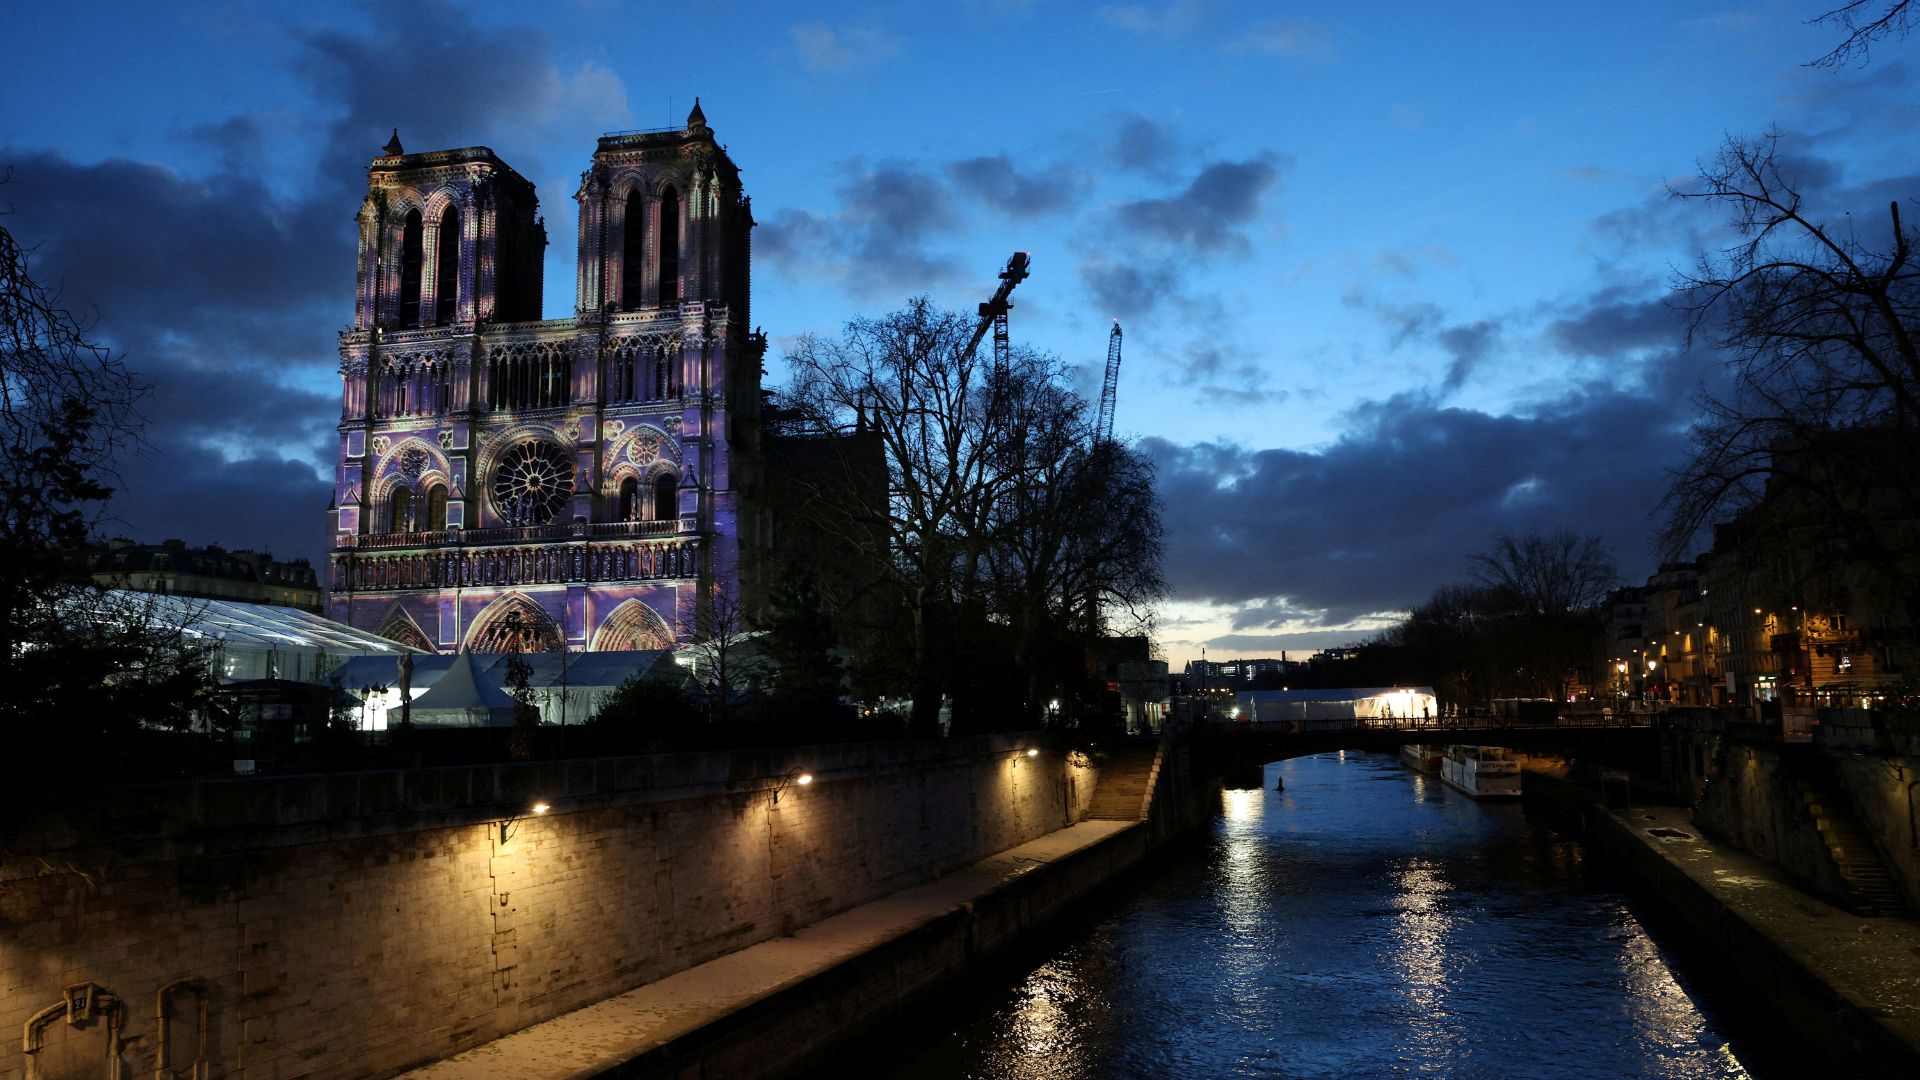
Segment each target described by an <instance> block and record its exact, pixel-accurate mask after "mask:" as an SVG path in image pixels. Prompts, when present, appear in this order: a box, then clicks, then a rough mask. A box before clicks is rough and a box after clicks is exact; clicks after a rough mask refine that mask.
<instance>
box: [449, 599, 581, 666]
mask: <svg viewBox="0 0 1920 1080" xmlns="http://www.w3.org/2000/svg"><path fill="white" fill-rule="evenodd" d="M566 647H567V639H566V636H565V635H564V634H562V633H561V632H560V627H559V626H558V625H556V624H555V623H554V621H553V616H551V615H548V614H547V611H546V609H545V608H543V607H541V606H540V605H539V604H536V603H534V602H533V600H532V599H530V598H529V597H528V596H527V595H526V594H525V593H517V592H512V593H508V594H507V595H505V596H503V597H501V598H500V599H498V600H495V601H494V602H493V603H491V604H488V605H487V607H486V610H484V611H482V612H481V613H480V614H479V615H478V616H476V617H475V618H474V620H473V625H472V626H471V627H470V628H468V630H467V648H468V649H469V650H471V651H473V652H496V653H498V652H558V651H560V650H562V649H565V648H566Z"/></svg>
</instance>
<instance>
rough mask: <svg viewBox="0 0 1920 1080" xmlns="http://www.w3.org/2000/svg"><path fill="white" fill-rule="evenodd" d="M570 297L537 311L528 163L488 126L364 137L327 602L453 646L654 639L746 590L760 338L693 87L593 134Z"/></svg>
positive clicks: (364, 622)
mask: <svg viewBox="0 0 1920 1080" xmlns="http://www.w3.org/2000/svg"><path fill="white" fill-rule="evenodd" d="M575 198H576V200H577V201H578V202H579V215H580V244H579V259H578V267H577V277H576V289H577V291H576V302H575V304H574V315H573V317H571V318H566V319H548V320H541V319H540V318H539V316H540V307H541V267H542V260H543V254H544V248H545V246H546V230H545V227H544V225H543V223H542V221H541V219H540V217H539V216H538V208H539V202H538V199H537V198H536V196H535V194H534V189H533V185H532V184H530V183H528V182H527V181H526V180H525V179H524V178H522V177H521V176H520V175H519V174H518V173H516V172H514V171H513V170H512V169H511V168H509V167H508V166H507V165H506V163H504V162H502V161H501V160H500V159H499V158H498V157H497V156H495V155H494V153H493V152H492V151H491V150H488V149H486V148H485V147H468V148H465V149H461V150H443V151H432V152H428V153H421V154H408V153H405V152H404V150H403V148H402V147H401V145H400V142H399V139H398V136H397V134H396V137H395V138H394V140H393V141H392V142H390V143H389V144H388V145H387V147H386V148H385V151H384V152H383V153H382V154H381V155H380V156H378V157H376V158H374V159H373V162H372V165H371V166H370V167H369V169H368V193H367V198H366V201H365V202H364V203H363V204H362V206H361V210H360V217H359V221H360V263H359V276H358V295H357V299H356V304H355V321H354V326H353V328H352V329H351V330H349V331H347V332H345V333H343V334H342V335H341V338H340V356H341V365H340V374H341V380H342V395H341V400H342V411H341V423H340V463H339V469H338V474H337V477H336V480H335V493H334V496H335V506H334V509H332V510H330V511H329V537H330V547H331V553H330V554H331V568H330V570H331V572H330V580H329V586H330V589H329V600H328V612H329V614H330V615H332V616H333V617H334V618H336V619H339V620H341V621H343V622H348V623H351V624H352V625H355V626H359V627H364V628H368V629H373V630H376V631H378V632H380V633H382V634H385V635H386V636H388V637H391V638H394V639H395V640H399V641H404V642H407V643H408V644H412V645H416V646H420V647H422V648H431V649H435V650H438V651H449V650H452V649H456V648H459V647H461V646H462V645H465V646H468V647H470V648H473V649H475V650H479V651H501V650H504V649H507V648H511V647H518V648H522V649H551V648H559V647H563V646H564V647H568V648H573V649H595V650H605V649H637V648H661V647H666V646H668V645H671V644H673V643H674V642H676V641H679V640H683V639H685V638H687V637H689V636H691V635H692V634H693V633H694V632H695V630H696V628H697V626H698V624H699V621H700V620H701V618H703V613H704V611H705V610H706V607H705V605H706V604H708V603H709V602H711V600H712V598H713V597H715V596H716V595H734V596H737V595H738V591H739V589H740V587H741V583H740V580H739V577H740V565H741V553H740V540H739V537H740V532H741V529H740V525H741V515H742V508H741V505H740V491H741V489H742V487H744V486H745V485H746V483H747V482H749V481H751V480H752V476H751V475H750V474H751V473H752V471H753V470H752V462H753V461H754V459H755V454H754V447H755V445H756V442H757V435H758V422H759V414H758V407H759V375H760V354H761V350H762V349H763V348H764V344H763V341H762V339H760V338H758V337H757V336H750V335H748V334H747V332H746V329H745V327H746V325H747V302H748V260H749V253H750V247H749V234H750V231H751V229H752V226H753V218H752V214H751V212H750V209H749V206H748V202H747V199H746V198H745V196H744V195H743V194H742V193H741V190H740V175H739V170H738V169H737V168H736V167H735V166H734V164H733V162H732V161H731V160H730V159H729V158H728V157H727V154H726V151H725V150H724V149H723V148H722V147H721V146H720V145H719V144H718V143H716V142H715V141H714V138H713V131H712V129H711V128H709V127H708V126H707V122H706V117H705V116H704V115H703V113H702V112H701V110H700V107H699V104H698V103H697V102H696V103H695V105H694V109H693V112H692V114H691V115H690V116H688V118H687V124H686V126H685V127H684V128H677V129H669V130H659V131H642V132H620V133H615V134H611V135H607V136H604V137H603V138H601V139H600V141H599V146H598V148H597V149H596V150H595V152H594V155H593V164H592V167H591V168H589V169H588V170H587V172H586V173H584V174H583V175H582V179H581V185H580V189H579V191H578V193H577V194H576V195H575Z"/></svg>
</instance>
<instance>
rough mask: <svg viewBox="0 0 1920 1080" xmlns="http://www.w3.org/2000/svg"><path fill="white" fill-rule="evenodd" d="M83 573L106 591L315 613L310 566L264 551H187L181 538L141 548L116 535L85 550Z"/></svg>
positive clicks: (213, 547) (316, 594) (315, 580)
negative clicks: (288, 608) (157, 594)
mask: <svg viewBox="0 0 1920 1080" xmlns="http://www.w3.org/2000/svg"><path fill="white" fill-rule="evenodd" d="M87 569H88V572H89V574H90V575H91V576H92V578H93V580H94V581H95V582H96V583H98V584H101V585H105V586H107V587H109V588H116V589H131V590H133V591H135V592H153V593H168V594H171V595H174V596H190V597H198V598H200V599H203V600H237V601H240V602H243V603H252V604H274V605H278V606H281V607H291V608H299V609H300V610H301V611H310V612H313V613H315V614H318V613H319V611H320V578H319V576H318V575H317V574H315V573H314V569H313V566H312V564H310V563H308V562H307V560H305V559H292V560H287V561H281V560H278V559H275V558H274V557H273V556H272V555H271V554H270V553H268V552H264V551H253V550H250V549H247V548H237V549H234V550H232V551H229V550H227V549H226V548H223V547H221V546H219V545H218V544H208V545H207V546H206V547H200V548H190V547H188V546H187V544H186V541H184V540H164V541H162V542H160V543H158V544H142V543H140V542H138V541H135V540H129V539H127V538H126V537H124V536H116V537H114V538H113V539H111V540H108V541H106V542H104V543H101V544H96V545H94V546H93V547H91V548H90V549H89V551H88V556H87Z"/></svg>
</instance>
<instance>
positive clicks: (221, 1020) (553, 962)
mask: <svg viewBox="0 0 1920 1080" xmlns="http://www.w3.org/2000/svg"><path fill="white" fill-rule="evenodd" d="M797 771H805V772H808V773H810V774H811V775H812V776H813V778H814V779H813V782H812V783H810V784H807V785H800V784H797V783H794V782H792V781H791V779H788V780H787V782H786V783H785V784H784V786H782V781H783V778H790V777H791V776H792V775H794V774H795V773H796V772H797ZM1094 780H1095V777H1094V774H1093V772H1092V770H1088V769H1080V768H1076V767H1074V766H1072V765H1070V764H1069V763H1067V762H1066V761H1063V760H1062V759H1061V757H1060V756H1059V755H1057V754H1054V753H1052V752H1050V751H1043V752H1042V753H1041V754H1040V755H1039V756H1037V757H1030V756H1028V755H1027V753H1026V743H1025V741H1023V740H1022V739H1020V738H1018V737H1014V736H979V737H971V738H959V739H950V740H927V741H921V740H908V741H899V742H887V743H864V744H849V745H839V746H821V747H807V748H795V749H788V750H779V751H758V752H735V753H707V754H680V755H662V756H655V757H637V758H607V759H595V760H583V761H568V762H553V763H539V764H516V765H496V766H478V767H463V768H450V769H420V770H406V771H391V772H376V773H357V774H337V775H329V776H299V777H274V778H258V779H241V780H230V781H211V782H202V783H195V784H183V785H177V786H169V787H156V788H147V789H137V790H133V791H128V792H121V793H115V795H113V796H112V797H110V799H109V801H108V803H107V804H105V805H102V806H98V807H96V808H95V813H93V814H92V815H91V816H90V818H89V819H88V820H87V821H85V822H79V823H75V822H71V821H69V822H64V823H58V822H57V823H55V824H54V825H53V826H52V827H50V828H46V829H42V830H40V831H38V832H37V833H33V834H30V835H29V837H28V838H27V840H26V841H24V842H23V844H24V846H18V845H17V846H15V847H14V848H13V849H12V850H11V851H9V852H7V853H6V854H7V858H6V859H5V861H4V863H0V1031H14V1032H23V1033H24V1036H23V1039H22V1040H21V1041H14V1040H13V1039H12V1038H11V1037H9V1039H8V1045H6V1047H5V1048H4V1049H0V1078H8V1080H11V1078H16V1077H19V1078H32V1077H52V1076H66V1075H99V1074H101V1070H102V1069H105V1068H108V1067H109V1066H115V1067H117V1068H118V1069H119V1070H120V1071H119V1073H115V1075H119V1074H121V1073H124V1072H125V1070H127V1069H131V1070H133V1071H134V1072H135V1073H140V1074H147V1075H161V1076H166V1075H174V1074H176V1073H177V1074H178V1075H182V1076H195V1075H205V1076H215V1077H217V1076H245V1077H249V1078H254V1077H267V1078H272V1077H293V1076H382V1075H391V1074H393V1073H396V1072H399V1071H401V1070H403V1069H405V1068H407V1067H409V1066H412V1065H417V1064H421V1063H424V1062H426V1061H430V1060H435V1059H438V1058H441V1057H445V1056H447V1055H448V1054H452V1053H455V1052H458V1051H460V1050H463V1049H466V1048H467V1047H470V1046H473V1045H476V1044H478V1043H481V1042H485V1041H487V1040H489V1039H493V1038H496V1037H498V1036H500V1035H503V1034H506V1033H507V1032H510V1031H513V1030H516V1029H518V1028H520V1027H524V1026H526V1025H528V1024H531V1023H535V1022H537V1021H540V1020H544V1019H547V1018H550V1017H553V1016H556V1015H559V1014H560V1013H563V1012H566V1011H568V1010H571V1009H575V1008H578V1007H580V1006H582V1005H585V1004H589V1003H591V1002H593V1001H596V1000H598V999H600V998H603V997H606V996H609V995H611V994H614V993H618V992H621V991H623V990H627V989H631V988H632V987H635V986H638V985H641V984H644V983H647V982H650V981H652V980H655V979H658V978H661V977H663V976H665V975H669V974H672V973H673V972H676V971H680V970H682V969H685V968H688V967H691V966H694V965H696V964H700V963H704V962H705V961H707V960H711V959H713V958H714V957H716V956H720V955H722V954H724V953H727V952H730V951H732V950H734V949H738V948H741V947H744V946H746V945H750V944H753V943H754V942H757V941H761V940H765V939H767V938H770V937H773V936H775V935H778V934H781V933H783V932H788V931H790V930H791V929H792V928H794V927H796V926H800V925H804V924H806V923H809V922H812V921H815V920H817V919H819V918H823V917H825V916H827V915H830V914H833V913H835V912H838V911H841V910H844V909H846V908H849V907H853V906H855V905H857V904H860V903H863V902H865V901H868V900H871V899H874V898H876V897H879V896H882V895H885V894H887V893H889V892H893V891H895V890H897V889H899V888H901V887H904V886H906V885H910V884H914V883H917V882H921V881H924V880H927V879H929V878H931V877H934V876H937V875H939V874H940V873H942V872H945V871H947V870H950V869H953V868H956V867H959V866H963V865H966V864H968V863H971V862H973V861H975V860H977V859H980V858H982V857H984V856H986V855H989V854H992V853H994V852H996V851H1001V850H1004V849H1006V848H1008V847H1012V846H1014V845H1017V844H1020V843H1023V842H1025V841H1027V840H1031V839H1034V838H1035V837H1038V836H1041V835H1044V834H1045V833H1048V832H1051V831H1052V830H1055V829H1058V828H1061V827H1062V826H1063V825H1065V824H1068V823H1070V822H1071V821H1073V820H1076V819H1077V818H1078V817H1079V815H1080V813H1081V812H1082V811H1083V810H1084V809H1085V803H1086V800H1087V799H1088V798H1089V797H1090V795H1091V793H1092V790H1093V787H1094ZM776 796H777V798H776ZM536 801H545V802H547V803H549V804H550V805H551V809H550V810H549V811H548V812H546V813H544V814H540V815H534V814H532V813H531V812H530V809H529V808H530V807H531V806H532V804H533V803H534V802H536ZM196 1070H200V1071H196Z"/></svg>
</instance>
